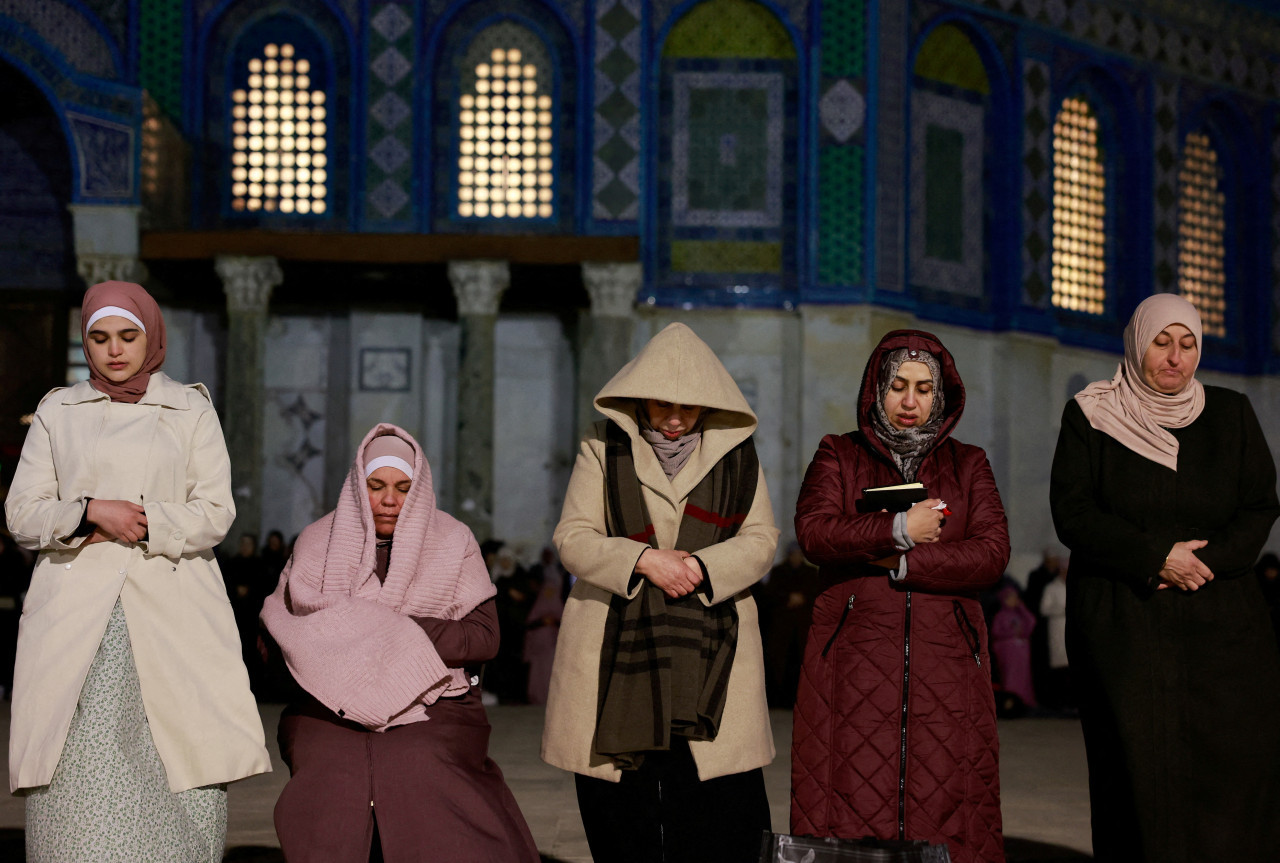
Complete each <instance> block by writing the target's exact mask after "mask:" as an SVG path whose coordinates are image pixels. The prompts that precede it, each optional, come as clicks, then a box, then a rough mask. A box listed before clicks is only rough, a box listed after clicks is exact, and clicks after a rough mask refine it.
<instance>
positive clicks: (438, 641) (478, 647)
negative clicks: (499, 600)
mask: <svg viewBox="0 0 1280 863" xmlns="http://www.w3.org/2000/svg"><path fill="white" fill-rule="evenodd" d="M413 620H414V622H415V623H417V624H418V625H419V626H421V627H422V631H423V632H425V633H426V634H427V636H428V637H429V638H430V639H431V642H432V643H433V644H434V645H435V647H436V653H439V654H440V658H441V659H442V660H444V664H445V665H447V666H449V667H450V668H462V667H463V666H466V665H475V664H477V663H481V662H487V661H489V660H490V659H493V658H494V657H495V656H497V655H498V612H497V611H496V610H495V609H494V603H493V600H492V599H487V600H485V601H484V602H482V603H480V604H479V605H478V606H476V607H475V608H474V609H473V610H472V611H471V613H470V614H468V615H467V616H466V617H464V618H462V619H461V620H442V619H440V618H438V617H415V618H413Z"/></svg>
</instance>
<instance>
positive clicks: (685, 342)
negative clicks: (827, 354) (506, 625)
mask: <svg viewBox="0 0 1280 863" xmlns="http://www.w3.org/2000/svg"><path fill="white" fill-rule="evenodd" d="M635 398H655V399H661V400H664V401H671V402H677V403H680V404H697V405H704V406H709V407H712V408H715V410H714V411H713V412H712V413H710V414H709V415H708V417H707V420H706V423H705V427H704V431H703V434H702V440H701V442H700V443H699V445H698V449H697V451H696V452H695V453H694V454H693V455H692V456H690V458H689V461H688V462H686V464H685V466H684V467H683V468H682V469H681V471H680V472H679V473H678V474H676V477H675V480H674V482H673V481H671V480H668V479H667V475H666V474H665V473H664V472H663V470H662V467H661V466H660V465H659V464H658V459H657V457H656V456H655V455H654V454H653V449H652V447H651V446H650V445H649V444H648V443H647V442H646V441H645V440H644V439H643V438H641V437H640V435H639V429H638V426H637V425H636V420H635V413H634V407H633V404H634V401H633V400H634V399H635ZM595 404H596V407H597V408H598V409H599V410H600V411H601V413H603V414H605V415H606V416H608V417H610V418H611V419H613V420H615V421H616V422H617V423H618V424H619V425H620V426H621V427H622V428H623V429H625V430H626V431H627V433H628V434H629V435H630V437H631V448H632V452H633V453H634V457H635V466H636V475H637V476H638V477H639V479H640V484H641V487H642V490H643V491H642V493H643V494H644V501H645V505H646V506H647V507H648V509H649V516H650V518H652V520H653V526H654V529H655V532H656V534H657V539H658V544H659V546H660V547H661V548H674V547H675V540H676V535H677V533H678V532H679V529H680V521H681V519H682V517H683V515H684V506H685V502H686V501H687V499H688V497H689V493H690V492H691V491H693V489H694V487H695V486H696V485H697V484H698V483H699V482H700V481H701V480H702V478H703V477H704V476H706V475H707V473H708V472H710V470H711V468H712V467H714V466H715V464H716V462H718V461H719V460H720V459H721V458H722V457H723V456H724V455H725V454H726V453H728V452H729V450H731V449H733V448H734V447H735V446H737V445H738V444H739V443H741V442H742V441H744V440H746V439H747V438H748V437H750V436H751V434H752V432H754V431H755V428H756V417H755V414H754V413H752V411H751V408H750V407H749V406H748V404H747V401H746V399H744V398H743V397H742V393H741V392H740V391H739V390H738V387H737V385H736V384H735V383H734V381H733V378H732V377H730V375H729V373H728V372H727V371H726V370H725V368H724V366H723V365H721V363H720V361H719V360H718V359H717V358H716V356H715V354H714V353H712V352H711V349H710V348H709V347H707V346H706V344H704V343H703V342H702V341H701V340H700V339H699V338H698V337H697V336H696V335H694V333H693V331H692V330H690V329H689V328H688V327H686V326H684V325H683V324H672V325H671V326H669V327H667V328H666V329H665V330H663V331H662V332H661V333H659V334H658V335H657V336H655V337H654V338H653V339H652V340H651V341H650V342H649V344H648V345H647V346H646V347H645V349H644V350H643V351H641V353H640V354H639V355H638V356H637V357H636V358H635V359H634V360H632V361H631V362H630V363H629V364H628V365H626V366H625V367H623V369H622V371H620V372H619V373H618V374H617V375H616V376H615V377H614V379H613V380H612V381H610V382H609V383H608V384H606V385H605V387H604V389H602V390H601V391H600V394H599V395H597V396H596V399H595ZM604 439H605V423H603V422H601V423H597V424H596V426H595V427H594V428H593V429H592V431H591V432H590V433H589V434H588V435H587V436H586V438H584V440H583V441H582V446H581V449H580V450H579V452H578V458H577V462H576V463H575V464H574V468H573V475H572V477H571V478H570V480H569V489H568V491H567V492H566V494H565V501H564V510H563V512H562V514H561V517H560V523H559V525H557V527H556V530H555V537H554V540H555V543H556V547H557V548H558V549H559V550H560V556H561V560H562V562H563V564H564V568H565V570H566V571H567V572H570V573H572V574H573V575H575V576H576V577H577V579H578V580H577V581H576V582H575V583H574V586H573V591H572V592H571V593H570V595H569V600H568V602H567V603H566V604H565V610H564V616H563V618H562V620H561V623H560V636H559V640H558V642H557V643H556V656H555V662H554V666H553V670H552V674H551V690H550V693H549V695H548V699H547V716H546V725H545V726H544V731H543V735H542V758H543V760H544V761H546V762H547V763H549V764H552V765H554V766H556V767H560V768H562V769H564V770H572V771H573V772H575V773H582V774H585V775H588V776H595V777H598V778H601V779H608V780H612V781H615V782H616V781H618V779H620V778H621V772H620V771H619V770H618V769H617V768H616V767H614V766H613V764H612V762H609V761H601V759H600V758H599V757H598V756H594V755H593V754H592V742H593V739H594V737H595V724H596V711H597V703H596V702H597V695H598V691H599V678H600V653H601V648H602V646H603V640H604V627H605V619H606V616H607V614H608V611H609V601H610V598H611V596H613V595H615V594H616V595H619V596H627V597H634V596H636V595H637V594H638V593H639V590H640V586H639V585H638V584H637V585H635V586H634V587H632V586H631V585H630V582H631V577H632V573H633V571H634V569H635V564H636V561H637V560H638V559H639V557H640V554H641V553H642V552H643V551H644V550H645V549H646V548H648V547H649V546H648V545H647V544H646V543H642V542H637V541H635V540H632V539H627V538H626V537H610V536H609V535H608V528H607V525H606V514H605V498H606V490H605V470H604V466H605V444H604ZM777 544H778V530H777V528H775V527H774V523H773V507H772V505H771V504H770V502H769V491H768V488H767V487H766V486H765V481H764V473H763V471H762V472H761V473H760V477H759V482H758V483H757V485H756V495H755V499H754V501H753V502H752V505H751V509H750V511H749V512H748V513H747V518H746V520H745V521H744V522H743V524H742V527H741V528H740V529H739V531H738V533H737V535H736V536H734V537H733V538H732V539H729V540H726V541H724V542H720V543H717V544H715V545H712V546H708V547H707V548H703V549H698V550H696V552H695V553H696V554H697V556H698V557H699V558H700V559H701V560H702V562H703V564H704V565H705V566H706V569H707V573H708V577H709V580H710V587H711V591H712V592H711V595H710V596H709V597H708V596H707V595H705V594H702V595H701V596H702V600H703V602H705V603H707V604H708V605H711V604H714V603H719V602H734V603H737V611H738V644H737V650H736V653H735V655H734V660H733V668H732V670H731V671H730V674H729V692H728V697H727V701H726V703H725V707H724V717H723V720H722V722H721V726H720V731H719V733H718V734H717V736H716V739H715V740H711V741H693V742H691V743H690V744H689V749H690V751H691V752H692V754H693V759H694V762H695V763H696V764H697V768H698V776H699V778H701V779H704V780H705V779H711V778H714V777H716V776H726V775H729V774H733V773H742V772H745V771H747V770H754V769H755V768H757V767H763V766H764V765H766V764H768V763H769V762H771V761H772V760H773V757H774V746H773V732H772V731H771V729H770V727H769V711H768V706H767V705H766V703H765V695H764V659H763V653H762V651H761V646H760V627H759V622H758V619H757V613H756V605H755V601H754V600H753V599H752V598H751V593H750V590H749V589H750V587H751V585H753V584H755V583H756V582H757V581H759V580H760V579H761V578H762V577H763V576H764V575H765V573H767V572H768V571H769V568H770V567H771V566H772V565H773V559H774V552H775V550H776V548H777Z"/></svg>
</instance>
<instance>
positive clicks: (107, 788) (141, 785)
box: [26, 600, 227, 863]
mask: <svg viewBox="0 0 1280 863" xmlns="http://www.w3.org/2000/svg"><path fill="white" fill-rule="evenodd" d="M226 832H227V791H226V786H225V785H214V786H208V787H205V788H193V789H191V790H190V791H183V792H180V793H177V794H175V793H173V792H172V791H170V790H169V784H168V779H167V778H166V775H165V771H164V765H163V764H161V762H160V754H159V753H158V752H156V747H155V743H153V742H152V739H151V729H150V727H149V726H148V724H147V715H146V712H145V710H144V709H143V705H142V689H141V688H140V686H139V684H138V670H137V667H136V666H135V665H134V663H133V651H132V649H131V647H130V644H129V628H128V626H127V625H126V623H125V617H124V609H123V608H122V607H121V605H120V602H119V601H118V600H117V602H116V606H115V608H114V609H113V610H112V612H111V619H110V621H109V622H108V623H107V631H106V633H105V634H104V635H103V636H102V644H101V645H100V646H99V647H98V653H97V655H96V656H95V657H94V660H93V665H92V666H90V668H89V675H88V677H87V678H86V679H85V682H84V688H83V689H82V690H81V691H80V701H79V703H78V704H77V705H76V711H75V715H74V716H73V717H72V719H71V729H70V731H69V732H68V734H67V741H66V743H65V744H63V747H62V757H61V758H60V759H59V761H58V767H57V769H56V770H55V771H54V773H53V780H52V781H51V782H50V783H49V784H48V785H45V786H42V787H40V788H36V789H33V790H31V791H30V792H29V793H28V794H27V834H26V842H27V861H28V863H134V861H139V860H146V861H151V863H218V861H220V860H221V859H222V848H223V844H224V842H225V841H226Z"/></svg>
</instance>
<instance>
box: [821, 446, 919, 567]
mask: <svg viewBox="0 0 1280 863" xmlns="http://www.w3.org/2000/svg"><path fill="white" fill-rule="evenodd" d="M839 443H840V439H839V438H838V437H837V436H835V435H827V436H826V437H824V438H823V439H822V443H821V444H819V445H818V452H817V453H816V454H815V455H814V457H813V461H812V462H810V463H809V469H808V470H806V471H805V474H804V483H803V484H802V485H801V486H800V498H799V500H797V501H796V540H797V541H798V542H799V543H800V547H801V548H802V549H804V555H805V557H807V558H809V560H811V561H812V562H814V563H816V564H819V565H820V566H821V565H829V564H857V563H868V562H870V561H873V560H879V559H880V558H882V557H887V556H888V555H891V554H897V553H898V550H897V549H896V548H895V547H894V545H893V517H894V513H891V512H869V513H859V512H848V511H846V509H845V506H844V501H845V483H846V481H847V482H856V481H857V479H856V477H852V476H846V475H845V471H844V469H843V467H842V465H841V463H840V456H839V453H837V451H836V447H837V445H839Z"/></svg>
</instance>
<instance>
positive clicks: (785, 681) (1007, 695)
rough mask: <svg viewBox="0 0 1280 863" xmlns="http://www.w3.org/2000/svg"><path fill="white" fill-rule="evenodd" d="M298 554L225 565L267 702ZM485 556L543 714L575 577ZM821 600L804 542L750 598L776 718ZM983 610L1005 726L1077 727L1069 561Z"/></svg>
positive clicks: (276, 674)
mask: <svg viewBox="0 0 1280 863" xmlns="http://www.w3.org/2000/svg"><path fill="white" fill-rule="evenodd" d="M291 548H292V543H289V542H286V540H285V537H284V535H283V534H281V532H280V531H278V530H272V531H271V532H270V533H268V534H267V540H266V544H265V545H263V546H262V547H261V548H259V546H258V539H257V537H255V536H254V535H252V534H244V535H242V536H241V538H240V544H239V546H238V548H237V549H236V553H235V554H234V555H231V556H229V557H228V556H223V555H219V562H220V565H221V567H222V575H223V579H224V580H225V582H226V585H227V596H228V598H229V599H230V601H231V607H232V609H233V610H234V611H235V617H236V626H237V629H238V630H239V632H240V639H241V644H242V648H243V656H244V660H245V665H246V667H247V668H248V670H249V677H250V680H251V682H252V685H253V691H254V693H255V694H256V695H257V696H258V699H259V700H261V701H284V700H287V696H288V693H289V692H291V690H292V687H291V680H290V678H289V677H288V672H287V670H284V669H282V667H280V666H278V665H277V666H275V667H272V665H271V664H270V663H269V662H268V661H266V660H264V659H263V657H262V651H261V645H260V643H259V642H260V636H259V632H258V612H259V611H260V610H261V609H262V602H263V600H264V599H265V598H266V597H267V595H268V594H270V593H271V591H272V590H274V589H275V586H276V582H277V581H278V580H279V578H280V571H281V570H282V569H284V564H285V561H286V560H288V558H289V553H290V550H291ZM480 548H481V550H482V552H483V553H484V560H485V565H486V567H488V569H489V574H490V576H491V578H492V579H493V581H494V584H495V586H496V587H497V589H498V596H497V599H496V602H497V606H498V609H499V612H498V615H499V621H500V622H501V625H502V644H503V645H504V648H503V649H500V652H499V655H498V656H497V657H496V658H495V659H494V660H493V661H492V662H490V663H488V664H487V665H486V666H485V681H484V682H485V689H486V698H489V697H490V696H492V698H491V700H492V703H502V704H545V703H546V700H547V688H548V686H549V685H550V681H551V660H552V658H553V657H554V655H555V645H556V634H557V630H558V629H559V626H560V616H561V615H562V614H563V612H564V600H565V599H566V598H567V597H568V595H569V589H570V588H571V587H572V586H573V581H574V577H573V575H572V574H571V573H568V572H565V570H564V568H563V567H562V566H561V565H560V561H559V557H558V555H557V554H556V550H555V548H554V547H553V546H547V547H545V548H543V549H542V551H541V553H540V555H539V557H538V558H537V559H536V560H535V561H532V562H525V561H522V560H521V559H520V557H519V556H518V555H517V554H516V552H515V550H513V549H512V548H511V547H510V546H508V545H506V544H504V543H503V542H502V541H501V540H496V539H488V540H485V541H484V542H482V543H481V544H480ZM33 563H34V556H33V555H31V554H30V553H28V552H26V551H24V550H23V549H21V548H19V547H18V546H17V545H16V544H14V542H13V540H12V538H11V537H9V536H8V534H7V533H5V532H4V531H0V668H2V669H3V674H2V675H0V685H2V686H3V687H4V692H5V693H6V694H7V693H8V692H9V691H10V690H11V688H12V680H13V658H14V649H15V646H16V643H17V633H18V618H19V617H20V615H21V609H22V596H23V595H24V594H25V593H26V589H27V585H28V584H29V583H30V581H31V567H32V565H33ZM1254 572H1255V575H1256V577H1257V579H1258V583H1259V585H1260V586H1261V588H1262V593H1263V596H1264V598H1265V599H1266V601H1267V607H1268V609H1269V611H1270V614H1271V620H1272V623H1273V625H1274V627H1275V630H1276V633H1277V635H1278V636H1280V556H1277V555H1276V554H1275V553H1274V552H1270V551H1268V552H1266V553H1264V554H1263V555H1262V557H1261V558H1259V560H1258V563H1257V566H1256V567H1255V568H1254ZM820 589H821V582H820V581H819V579H818V570H817V567H815V566H813V565H812V564H811V563H809V562H808V561H807V560H806V559H805V557H804V552H803V551H802V550H801V549H800V545H799V544H798V543H796V542H791V543H789V544H788V545H787V546H786V548H785V549H784V554H783V557H782V560H781V561H780V562H779V563H778V564H777V565H776V566H774V567H773V568H772V569H771V570H770V571H769V574H768V575H767V576H765V577H764V578H763V579H761V580H760V581H759V582H757V583H756V585H755V586H754V587H752V595H753V596H754V597H755V600H756V605H757V607H758V609H759V614H760V636H761V639H762V641H763V645H764V657H765V686H766V694H767V697H768V701H769V706H770V707H775V708H790V707H792V706H793V705H794V704H795V695H796V686H797V684H798V683H799V679H800V664H801V660H802V659H803V657H804V645H805V640H806V638H807V636H808V632H809V622H810V617H811V615H812V613H813V600H814V598H815V597H816V596H817V594H818V593H819V591H820ZM982 608H983V616H984V618H985V619H986V622H987V629H988V631H989V632H990V639H991V650H992V654H993V656H992V664H993V669H992V678H993V681H994V683H995V691H996V708H997V711H998V712H999V714H1000V715H1001V716H1002V717H1005V718H1017V717H1021V716H1053V715H1074V714H1075V713H1076V705H1075V701H1074V698H1073V697H1072V694H1071V683H1070V671H1069V666H1068V661H1067V643H1066V615H1067V553H1066V551H1065V549H1062V548H1061V547H1058V546H1054V547H1052V548H1050V549H1048V550H1046V551H1045V553H1044V558H1043V560H1042V562H1041V563H1040V565H1039V566H1038V567H1036V568H1035V569H1033V570H1032V571H1031V572H1030V573H1028V574H1027V577H1026V581H1025V583H1019V582H1018V581H1017V580H1016V579H1014V578H1013V577H1012V576H1010V575H1005V576H1004V577H1003V578H1002V579H1001V580H1000V583H999V584H998V585H997V586H996V588H994V589H992V590H989V591H986V592H985V593H984V594H983V600H982ZM508 645H509V647H508Z"/></svg>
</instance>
